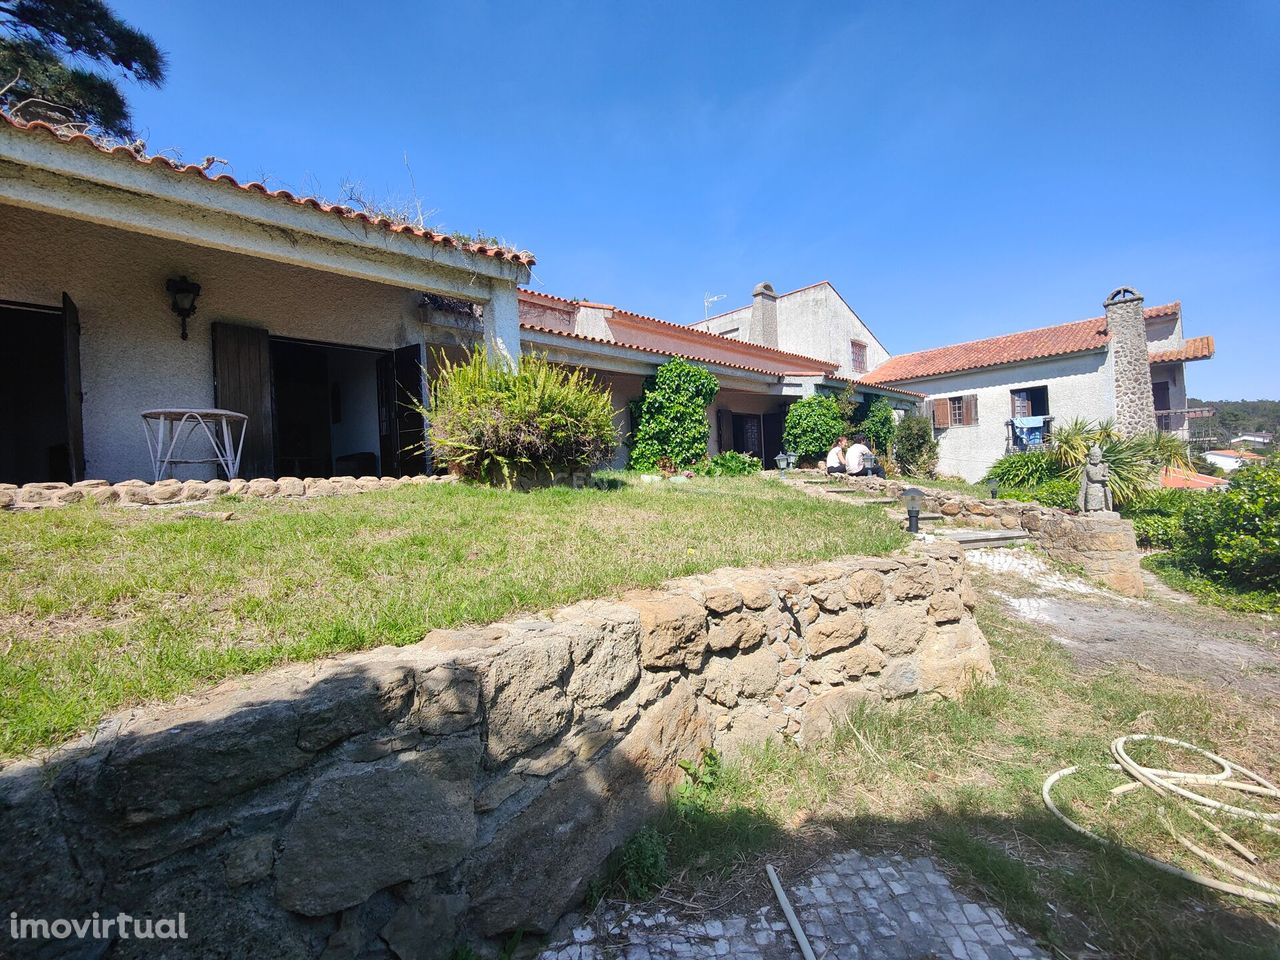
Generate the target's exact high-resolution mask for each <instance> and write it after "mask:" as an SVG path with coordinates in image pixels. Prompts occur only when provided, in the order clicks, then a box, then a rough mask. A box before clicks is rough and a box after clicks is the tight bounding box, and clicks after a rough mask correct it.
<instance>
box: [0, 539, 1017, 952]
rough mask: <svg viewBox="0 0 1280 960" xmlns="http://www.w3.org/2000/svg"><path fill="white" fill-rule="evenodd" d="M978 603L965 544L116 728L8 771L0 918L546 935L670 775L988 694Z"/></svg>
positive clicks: (303, 946)
mask: <svg viewBox="0 0 1280 960" xmlns="http://www.w3.org/2000/svg"><path fill="white" fill-rule="evenodd" d="M973 603H974V597H973V594H972V590H971V587H970V585H969V583H968V580H967V579H966V577H965V573H964V561H963V557H962V555H961V552H960V551H959V549H958V548H957V547H956V545H955V544H953V543H946V542H939V543H934V544H918V545H916V546H914V547H913V548H912V549H911V550H909V551H908V552H906V553H904V554H900V555H895V556H892V557H884V558H848V559H843V560H839V561H833V562H830V563H823V564H819V565H814V566H810V567H805V568H797V569H786V570H724V571H719V572H716V573H713V574H709V575H705V576H700V577H691V578H687V579H683V580H678V581H672V582H670V583H668V584H666V585H664V586H663V587H662V588H660V589H658V590H654V591H644V592H637V593H632V594H628V595H626V596H624V597H623V598H621V599H620V600H613V601H591V602H585V603H580V604H577V605H575V606H572V607H568V608H564V609H561V610H558V611H554V612H552V613H549V614H547V615H543V616H538V617H531V618H527V619H521V620H516V621H512V622H508V623H502V624H497V625H494V626H492V627H484V628H476V629H465V630H450V631H437V632H435V633H432V634H430V635H428V636H427V637H426V638H425V639H424V640H423V641H422V642H421V643H418V644H415V645H412V646H407V647H400V648H391V647H384V648H380V649H377V650H373V651H369V652H367V653H361V654H355V655H351V656H348V657H345V658H341V659H334V660H327V661H323V662H320V663H314V664H304V665H295V666H290V667H287V668H282V669H278V670H275V671H272V672H269V673H266V674H262V675H258V676H254V677H249V678H243V679H239V680H235V681H230V682H227V683H224V684H222V685H221V686H219V687H216V688H214V689H213V690H211V691H208V692H206V693H203V694H201V695H199V696H196V697H191V698H184V699H183V700H182V702H180V703H177V704H173V705H167V706H158V707H150V708H145V709H139V710H136V711H133V712H129V713H126V714H124V715H120V716H117V717H114V718H112V719H110V720H109V721H107V722H105V723H104V724H103V725H102V726H101V727H100V728H99V729H98V730H97V731H96V732H95V733H94V734H93V735H91V736H89V737H86V738H84V739H83V740H81V741H79V742H76V743H74V744H71V745H69V746H67V747H64V748H61V749H59V750H57V751H55V752H54V753H52V754H51V755H50V756H48V757H45V758H42V759H40V760H39V761H35V760H27V761H20V762H17V763H13V764H11V765H9V766H8V767H6V768H4V769H2V770H0V862H3V863H4V864H5V870H4V872H3V877H2V878H0V909H3V910H4V911H6V912H8V911H15V912H16V913H17V914H18V915H19V917H45V918H54V917H73V918H74V917H82V916H83V917H87V916H89V915H90V913H91V911H95V910H96V911H98V912H99V913H100V914H101V915H102V916H114V915H116V914H117V913H119V912H120V911H126V912H128V913H130V914H132V915H135V916H142V917H153V918H159V917H165V916H168V917H173V916H176V915H177V913H179V912H182V913H184V914H185V917H186V929H187V930H188V932H189V935H190V940H189V941H188V942H187V943H185V944H183V945H182V947H181V952H182V955H184V956H199V957H247V956H253V957H321V956H323V958H325V960H342V958H351V960H354V958H356V957H360V958H388V960H390V958H398V960H418V958H429V957H441V956H444V955H446V954H447V952H448V950H449V948H450V946H451V944H452V943H454V942H456V941H462V940H466V939H473V938H493V937H497V936H499V935H501V934H503V933H505V932H507V931H512V930H516V929H524V930H526V931H541V930H546V929H547V928H548V927H549V926H550V925H551V924H552V923H553V922H554V921H555V920H556V919H557V918H558V916H559V915H560V914H561V913H562V912H563V911H564V910H565V909H566V908H568V907H570V906H571V905H573V904H574V903H575V902H576V901H578V900H579V899H580V898H581V897H582V895H583V893H584V888H585V884H586V882H587V881H588V880H589V879H590V878H591V877H592V876H593V875H594V874H595V873H596V872H597V871H598V869H599V868H600V866H601V865H602V863H603V861H604V860H605V858H606V856H607V855H608V854H609V852H610V851H611V850H613V849H614V848H616V847H617V846H618V845H619V844H620V843H621V842H622V840H624V839H625V838H626V837H627V836H628V835H630V834H631V833H632V832H633V831H634V830H636V829H637V828H638V827H639V826H640V825H641V824H642V823H643V822H644V821H645V820H646V819H647V818H648V817H650V816H651V815H653V814H654V813H655V812H656V811H658V810H659V809H660V807H661V805H662V803H663V802H664V800H665V796H666V792H667V790H668V789H669V787H670V785H671V784H672V783H673V782H675V781H676V780H677V779H678V777H679V776H680V774H679V768H678V761H679V760H682V759H687V760H696V759H697V758H698V757H699V755H700V753H701V751H702V750H703V749H704V748H706V747H708V746H712V745H714V746H716V747H718V748H719V749H721V750H723V751H726V752H729V753H733V752H734V751H736V750H738V749H740V748H741V747H742V746H743V745H744V744H757V743H761V742H763V741H764V740H766V738H768V737H771V736H790V737H795V738H798V739H800V740H803V741H808V740H813V739H816V738H819V737H821V736H824V735H825V734H826V733H828V732H829V731H830V730H831V728H832V725H833V724H834V723H836V722H838V720H839V719H840V718H841V717H843V716H844V715H846V714H847V713H848V711H849V710H850V709H851V708H853V707H854V706H856V705H858V704H861V703H864V702H880V701H884V700H897V699H899V698H906V697H913V696H953V695H955V694H957V693H958V692H959V691H960V690H962V689H963V688H964V687H965V686H966V685H967V684H968V683H970V682H973V681H974V680H975V679H978V680H984V681H985V680H986V679H988V678H990V677H991V676H992V669H991V662H990V657H989V651H988V647H987V642H986V639H985V638H984V637H983V635H982V633H981V631H980V630H979V629H978V627H977V625H976V623H975V622H974V619H973V615H972V607H973ZM148 946H150V947H151V948H152V949H151V951H148V949H147V947H148ZM155 946H157V945H156V944H150V945H148V944H146V943H141V942H139V941H132V940H131V941H117V942H115V943H113V944H111V946H110V949H108V950H104V949H103V947H102V944H100V943H95V944H87V945H83V946H82V947H80V948H79V949H69V947H68V944H66V943H61V944H54V945H50V946H48V947H47V949H46V950H45V951H44V952H43V953H42V951H41V948H40V947H39V946H38V945H36V944H35V943H34V942H32V941H23V942H6V949H8V950H9V951H10V952H9V953H7V954H6V955H12V956H43V955H50V956H52V955H57V956H84V957H90V956H91V957H101V956H107V957H110V958H113V960H115V958H128V957H135V956H151V955H155V952H154V948H155Z"/></svg>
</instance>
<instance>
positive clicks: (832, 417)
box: [782, 396, 845, 460]
mask: <svg viewBox="0 0 1280 960" xmlns="http://www.w3.org/2000/svg"><path fill="white" fill-rule="evenodd" d="M844 433H845V422H844V418H843V417H841V416H840V405H839V404H838V403H836V401H835V399H834V398H832V397H820V396H819V397H805V398H804V399H803V400H797V401H796V402H795V403H793V404H792V405H791V406H790V407H789V408H788V409H787V422H786V424H785V425H784V426H783V428H782V443H783V446H784V447H786V449H787V450H788V451H789V452H791V453H794V454H795V455H796V456H797V457H800V458H801V459H804V460H814V459H821V458H822V457H825V456H826V455H827V451H828V450H830V449H831V447H832V446H833V445H834V444H835V442H836V441H837V440H838V439H840V437H841V435H842V434H844Z"/></svg>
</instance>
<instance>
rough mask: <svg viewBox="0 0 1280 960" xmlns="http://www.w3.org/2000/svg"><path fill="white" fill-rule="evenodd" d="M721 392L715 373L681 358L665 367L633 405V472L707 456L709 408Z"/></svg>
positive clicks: (691, 461) (682, 464)
mask: <svg viewBox="0 0 1280 960" xmlns="http://www.w3.org/2000/svg"><path fill="white" fill-rule="evenodd" d="M719 390H720V383H719V381H718V380H716V378H715V374H713V373H712V372H711V371H710V370H708V369H706V368H705V367H700V366H697V365H696V364H693V363H690V362H689V361H688V360H685V359H683V358H682V357H672V358H671V359H670V360H668V361H667V362H666V363H664V364H663V365H662V366H660V367H659V368H658V372H657V373H656V374H654V375H653V376H652V377H650V378H649V380H648V381H646V383H645V387H644V393H643V394H642V395H641V396H640V397H638V398H637V399H636V400H633V401H632V403H631V424H632V430H633V435H632V440H631V462H630V466H631V468H632V469H633V470H654V469H656V468H657V466H658V464H659V462H661V461H669V462H670V464H671V465H672V466H675V467H685V466H688V465H689V464H691V463H696V462H697V461H699V460H701V459H702V458H703V457H705V456H706V455H707V441H708V439H709V438H710V436H711V428H710V426H709V425H708V424H707V407H708V405H709V404H710V403H711V401H712V400H713V399H715V395H716V394H717V393H718V392H719Z"/></svg>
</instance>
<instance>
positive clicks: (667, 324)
mask: <svg viewBox="0 0 1280 960" xmlns="http://www.w3.org/2000/svg"><path fill="white" fill-rule="evenodd" d="M520 294H521V296H524V295H528V296H530V297H535V298H542V299H545V300H553V301H555V302H557V303H563V304H566V305H568V306H573V307H598V308H601V309H605V310H612V311H613V312H614V315H615V316H621V317H622V318H623V319H624V320H630V321H639V322H641V323H643V324H654V325H656V326H659V327H663V328H666V329H671V330H677V331H680V332H682V333H687V334H690V335H692V336H693V337H695V338H697V339H700V340H702V341H703V342H705V343H707V344H723V345H725V346H727V347H731V348H732V349H734V350H739V351H744V350H745V351H746V352H748V353H758V354H760V355H761V356H768V357H781V358H785V359H788V360H798V361H801V362H802V363H804V364H806V365H808V366H807V367H806V368H807V369H811V370H812V372H813V373H815V374H816V373H821V372H822V371H825V370H835V369H836V368H837V367H839V366H840V365H839V364H838V363H832V362H831V361H830V360H820V359H818V358H817V357H808V356H805V355H804V354H800V353H791V352H790V351H789V350H779V349H778V348H777V347H766V346H764V345H763V344H759V343H752V342H751V341H750V340H739V339H738V338H737V337H726V336H723V335H722V334H719V333H710V332H708V331H706V330H698V329H696V328H694V327H691V326H688V325H687V324H683V323H672V322H671V321H670V320H659V319H658V318H657V317H650V316H646V315H645V314H643V313H634V312H632V311H630V310H623V309H622V308H620V307H615V306H612V305H610V304H601V303H593V302H591V301H588V300H567V299H565V298H564V297H557V296H555V295H554V294H550V293H542V292H540V291H538V290H526V289H525V288H524V287H521V288H520ZM605 342H606V343H608V342H609V341H605ZM714 362H716V363H719V361H714Z"/></svg>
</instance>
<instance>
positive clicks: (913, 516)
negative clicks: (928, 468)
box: [902, 487, 924, 533]
mask: <svg viewBox="0 0 1280 960" xmlns="http://www.w3.org/2000/svg"><path fill="white" fill-rule="evenodd" d="M902 503H903V505H904V506H905V507H906V508H907V531H908V532H909V533H919V532H920V507H921V506H923V505H924V491H923V490H921V489H920V488H919V487H907V489H905V490H903V491H902Z"/></svg>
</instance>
